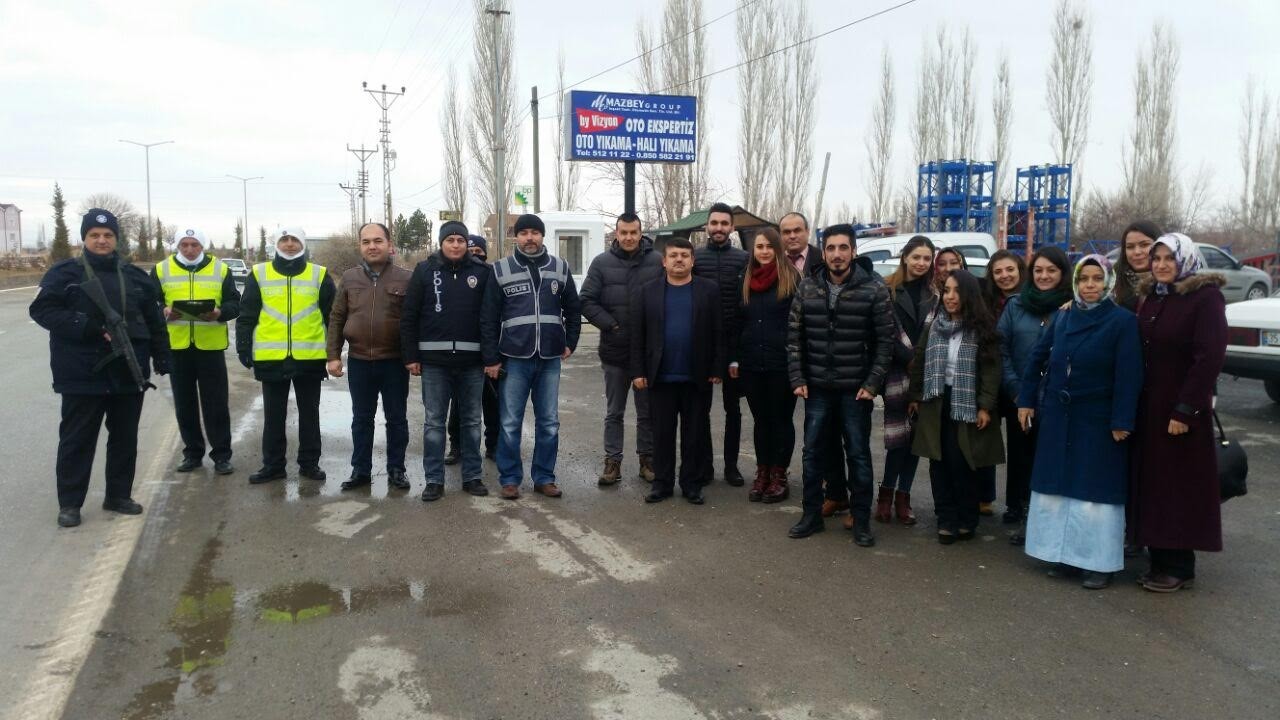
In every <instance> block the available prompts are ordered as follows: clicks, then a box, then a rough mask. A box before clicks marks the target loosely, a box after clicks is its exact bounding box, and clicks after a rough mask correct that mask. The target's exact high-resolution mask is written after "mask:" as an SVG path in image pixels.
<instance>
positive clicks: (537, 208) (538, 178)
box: [529, 85, 542, 213]
mask: <svg viewBox="0 0 1280 720" xmlns="http://www.w3.org/2000/svg"><path fill="white" fill-rule="evenodd" d="M531 106H532V108H533V110H532V114H531V115H530V116H529V117H532V118H533V212H534V213H540V212H542V172H541V171H540V169H539V163H538V126H539V125H541V124H542V123H540V122H538V86H537V85H534V86H533V100H532V102H531Z"/></svg>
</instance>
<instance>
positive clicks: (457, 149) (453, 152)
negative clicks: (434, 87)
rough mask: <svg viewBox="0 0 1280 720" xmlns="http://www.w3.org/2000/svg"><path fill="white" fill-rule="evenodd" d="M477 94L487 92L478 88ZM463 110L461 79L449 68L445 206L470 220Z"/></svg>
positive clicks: (443, 127)
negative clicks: (460, 88)
mask: <svg viewBox="0 0 1280 720" xmlns="http://www.w3.org/2000/svg"><path fill="white" fill-rule="evenodd" d="M477 91H480V92H483V90H482V89H479V88H477ZM462 123H463V118H462V108H461V107H460V106H459V104H458V75H457V72H456V71H455V70H454V68H452V67H451V68H449V86H448V88H447V89H446V90H445V96H444V107H443V108H441V111H440V133H441V135H443V137H444V202H445V205H446V206H447V207H448V209H450V210H456V211H457V212H460V213H462V216H463V217H464V218H465V217H466V212H467V173H466V169H465V168H464V167H463V163H462V143H463V136H462V133H463V127H462Z"/></svg>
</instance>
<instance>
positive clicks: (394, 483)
mask: <svg viewBox="0 0 1280 720" xmlns="http://www.w3.org/2000/svg"><path fill="white" fill-rule="evenodd" d="M387 487H392V488H395V489H396V490H408V489H409V478H408V477H407V476H406V475H405V472H404V470H400V469H396V470H388V471H387Z"/></svg>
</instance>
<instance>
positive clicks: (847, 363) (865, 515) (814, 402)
mask: <svg viewBox="0 0 1280 720" xmlns="http://www.w3.org/2000/svg"><path fill="white" fill-rule="evenodd" d="M853 243H854V241H853V228H852V227H850V226H848V225H833V226H831V227H828V228H827V229H826V231H825V233H824V234H823V251H822V255H823V260H824V262H825V263H826V266H827V267H826V270H825V271H824V272H822V273H821V274H819V275H818V276H817V277H810V278H805V279H804V281H803V282H801V283H800V289H799V290H798V291H797V292H796V297H795V300H794V301H793V302H792V303H791V317H790V319H789V321H788V328H787V355H788V372H789V374H790V376H791V387H792V388H794V389H795V393H796V395H798V396H799V397H802V398H804V399H805V405H804V503H803V508H804V515H803V516H802V517H801V519H800V522H798V523H796V524H795V526H793V527H792V528H791V531H790V535H791V537H796V538H801V537H807V536H809V535H812V534H813V533H815V532H818V531H820V530H822V499H823V492H822V470H823V467H822V466H823V458H825V457H826V455H827V453H828V452H829V450H828V447H827V444H828V435H827V434H826V433H824V432H822V429H823V426H824V425H825V424H826V423H827V421H828V419H830V420H832V421H834V422H836V423H837V424H838V425H839V427H840V430H841V436H842V438H843V440H844V446H845V458H846V460H847V462H848V466H849V482H848V484H849V487H850V490H851V494H852V502H851V503H850V513H851V515H852V516H853V521H854V524H853V537H854V542H856V543H857V544H858V545H860V546H863V547H869V546H871V545H874V544H875V537H874V536H873V535H872V534H871V492H872V472H871V408H872V405H873V400H874V399H875V396H876V395H879V394H880V392H881V391H882V390H883V388H884V378H885V373H886V372H888V369H889V360H890V357H891V356H892V354H893V341H894V332H895V331H894V320H893V310H892V306H891V304H890V300H889V290H888V288H886V287H885V284H884V281H883V280H881V279H880V276H879V275H877V274H876V272H875V270H874V269H873V268H872V265H871V261H870V259H869V258H856V257H855V256H854V255H855V253H854V249H853V248H854V244H853ZM832 449H834V448H832Z"/></svg>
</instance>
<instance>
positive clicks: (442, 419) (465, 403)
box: [422, 363, 484, 485]
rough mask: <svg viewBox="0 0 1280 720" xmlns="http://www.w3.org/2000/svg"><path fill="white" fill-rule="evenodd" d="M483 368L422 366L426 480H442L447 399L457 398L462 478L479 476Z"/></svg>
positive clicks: (423, 452)
mask: <svg viewBox="0 0 1280 720" xmlns="http://www.w3.org/2000/svg"><path fill="white" fill-rule="evenodd" d="M483 387H484V368H482V367H480V366H479V365H472V366H466V367H443V366H440V365H427V364H425V363H424V364H423V366H422V406H423V408H424V409H425V410H426V417H427V419H426V422H425V423H424V428H423V434H422V472H423V474H424V475H426V476H427V483H428V484H430V483H437V484H440V485H443V484H444V438H445V425H446V424H447V418H448V412H449V399H450V398H454V399H455V400H456V402H457V405H456V407H457V412H458V414H459V416H460V425H459V428H460V432H459V434H460V435H461V437H460V438H459V439H460V440H461V441H462V481H463V482H471V481H472V480H480V479H482V477H483V471H482V470H481V465H480V397H481V391H482V388H483Z"/></svg>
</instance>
